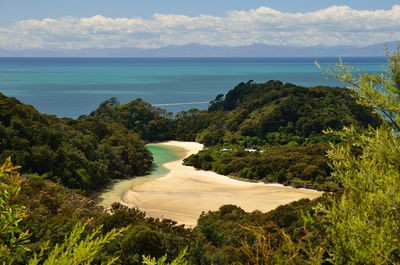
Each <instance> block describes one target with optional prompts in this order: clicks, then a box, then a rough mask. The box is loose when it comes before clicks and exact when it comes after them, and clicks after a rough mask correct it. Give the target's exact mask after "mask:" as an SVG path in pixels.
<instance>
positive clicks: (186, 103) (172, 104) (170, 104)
mask: <svg viewBox="0 0 400 265" xmlns="http://www.w3.org/2000/svg"><path fill="white" fill-rule="evenodd" d="M208 103H209V102H185V103H165V104H153V106H156V107H159V106H179V105H192V104H193V105H194V104H208Z"/></svg>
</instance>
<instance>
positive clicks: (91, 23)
mask: <svg viewBox="0 0 400 265" xmlns="http://www.w3.org/2000/svg"><path fill="white" fill-rule="evenodd" d="M389 36H392V40H397V39H400V5H394V6H393V7H392V9H390V10H374V11H370V10H355V9H351V8H350V7H348V6H331V7H329V8H326V9H322V10H318V11H314V12H306V13H283V12H280V11H277V10H274V9H271V8H268V7H260V8H258V9H252V10H248V11H229V12H227V13H226V15H225V16H223V17H216V16H209V15H200V16H197V17H190V16H185V15H178V14H154V15H153V18H152V19H143V18H140V17H136V18H107V17H104V16H101V15H96V16H93V17H90V18H74V17H63V18H60V19H54V18H46V19H43V20H23V21H18V22H16V23H15V24H13V25H11V26H9V27H6V28H0V48H6V49H27V48H69V49H71V48H72V49H78V48H89V47H100V48H105V47H108V48H118V47H139V48H156V47H162V46H167V45H184V44H188V43H199V44H204V45H226V46H240V45H249V44H252V43H265V44H270V45H295V46H312V45H332V46H333V45H358V46H365V45H369V44H374V43H379V42H385V41H388V40H389V39H388V38H389Z"/></svg>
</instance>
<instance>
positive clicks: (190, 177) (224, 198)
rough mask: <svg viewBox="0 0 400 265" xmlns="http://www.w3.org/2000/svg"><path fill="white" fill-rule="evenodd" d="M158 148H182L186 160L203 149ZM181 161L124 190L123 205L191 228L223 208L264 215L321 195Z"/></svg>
mask: <svg viewBox="0 0 400 265" xmlns="http://www.w3.org/2000/svg"><path fill="white" fill-rule="evenodd" d="M160 145H168V146H176V147H181V148H184V149H185V150H186V151H187V153H186V156H185V157H187V156H189V155H191V154H194V153H197V152H199V151H200V150H202V149H203V145H202V144H199V143H195V142H178V141H169V142H165V143H160ZM182 162H183V159H180V160H177V161H173V162H169V163H165V164H164V167H166V168H167V169H169V170H170V172H169V173H168V174H167V175H166V176H164V177H160V178H156V179H150V180H149V181H146V182H144V183H141V184H140V185H137V186H134V187H132V188H131V189H130V190H128V191H127V192H126V193H125V195H124V197H123V201H124V202H125V203H126V204H127V205H129V206H131V207H138V208H139V209H141V210H143V211H146V213H147V215H148V216H151V217H156V218H169V219H172V220H175V221H177V222H178V223H180V224H185V225H187V226H195V225H196V222H197V219H198V217H199V215H200V214H201V212H202V211H205V212H207V211H209V210H211V211H215V210H218V209H219V207H220V206H222V205H225V204H234V205H238V206H240V207H241V208H243V209H244V210H246V211H254V210H260V211H262V212H267V211H270V210H272V209H275V208H276V207H278V206H279V205H283V204H287V203H290V202H292V201H295V200H299V199H301V198H309V199H314V198H316V197H318V196H320V195H321V194H322V193H321V192H319V191H315V190H306V189H295V188H292V187H286V186H283V185H280V184H264V183H252V182H244V181H239V180H235V179H232V178H229V177H226V176H223V175H219V174H216V173H214V172H211V171H203V170H196V169H195V168H193V167H188V166H184V165H182Z"/></svg>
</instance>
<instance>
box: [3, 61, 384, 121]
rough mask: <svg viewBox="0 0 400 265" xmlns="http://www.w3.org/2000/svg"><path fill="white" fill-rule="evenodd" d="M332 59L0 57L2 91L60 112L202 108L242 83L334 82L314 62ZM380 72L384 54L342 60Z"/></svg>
mask: <svg viewBox="0 0 400 265" xmlns="http://www.w3.org/2000/svg"><path fill="white" fill-rule="evenodd" d="M314 60H318V61H319V62H320V64H321V65H322V66H325V67H327V66H328V65H329V64H330V63H336V62H337V61H338V60H337V58H179V59H178V58H0V92H1V93H3V94H5V95H7V96H14V97H16V98H18V99H19V100H21V101H22V102H24V103H26V104H31V105H33V106H34V107H35V108H37V109H38V110H39V111H40V112H44V113H48V114H56V115H57V116H60V117H74V118H76V117H78V116H79V115H81V114H88V113H90V112H91V111H92V110H94V109H95V108H97V106H98V105H99V104H100V103H101V102H103V101H104V100H106V99H108V98H110V97H114V96H116V97H118V98H119V100H120V102H121V103H127V102H130V101H131V100H133V99H135V98H142V99H144V100H145V101H147V102H149V103H151V104H155V105H158V106H160V107H161V108H165V109H167V110H169V111H172V112H178V111H180V110H187V109H190V108H199V109H205V108H207V106H208V103H207V102H209V101H210V100H212V99H214V98H215V96H216V95H217V94H220V93H226V92H227V91H229V90H230V89H232V88H233V87H235V85H237V84H238V83H239V82H247V81H248V80H254V81H255V82H265V81H268V80H271V79H274V80H282V81H284V82H291V83H294V84H297V85H302V86H316V85H320V84H324V85H331V86H338V85H341V84H340V83H339V82H338V81H336V80H334V79H332V78H330V79H327V77H326V76H324V75H322V74H321V72H320V70H319V69H318V68H317V67H316V66H315V65H314ZM344 61H345V62H346V63H348V64H350V65H352V66H355V67H358V68H362V69H364V70H365V71H381V69H382V65H383V64H386V58H375V57H369V58H344Z"/></svg>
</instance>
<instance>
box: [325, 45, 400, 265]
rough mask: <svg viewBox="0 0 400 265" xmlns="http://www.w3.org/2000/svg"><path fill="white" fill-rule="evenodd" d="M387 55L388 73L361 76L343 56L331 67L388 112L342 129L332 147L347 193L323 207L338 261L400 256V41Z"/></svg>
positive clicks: (385, 260)
mask: <svg viewBox="0 0 400 265" xmlns="http://www.w3.org/2000/svg"><path fill="white" fill-rule="evenodd" d="M387 56H388V68H385V69H384V73H383V74H376V73H375V74H369V73H362V74H360V75H359V76H358V77H356V76H354V75H353V73H352V71H353V70H354V68H352V67H349V66H346V65H344V64H343V63H342V61H340V63H339V64H337V65H335V66H331V70H330V71H329V72H328V73H330V74H332V75H333V76H335V77H337V78H339V79H340V80H341V81H343V82H346V83H348V84H349V85H350V89H351V90H353V91H354V96H355V97H356V98H357V100H358V102H359V103H361V104H364V105H367V106H370V107H372V108H374V110H375V111H376V112H377V113H378V114H380V115H382V116H383V117H384V118H385V123H384V124H383V125H381V126H380V127H378V128H376V129H373V128H369V129H364V130H362V129H358V128H355V127H354V126H350V127H345V128H344V129H343V130H342V131H341V132H339V133H338V134H339V135H340V136H341V137H342V139H343V140H344V144H342V145H336V146H335V145H331V147H332V149H331V150H330V151H329V152H328V156H329V158H330V159H331V161H332V162H331V164H332V168H333V172H332V177H333V178H334V179H336V180H337V181H338V182H340V183H342V185H343V188H344V193H343V196H342V197H341V199H340V200H332V205H331V206H330V207H328V206H322V205H320V206H319V207H318V208H317V210H318V211H320V212H322V213H324V218H323V220H324V222H325V223H326V228H327V232H328V235H329V236H328V238H329V240H328V242H327V246H326V251H327V253H328V254H329V257H328V258H327V261H330V262H332V263H334V264H397V263H399V262H400V241H399V240H400V221H399V220H400V218H399V216H400V156H399V152H400V135H399V133H400V46H399V47H398V49H397V51H395V52H393V53H388V54H387Z"/></svg>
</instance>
